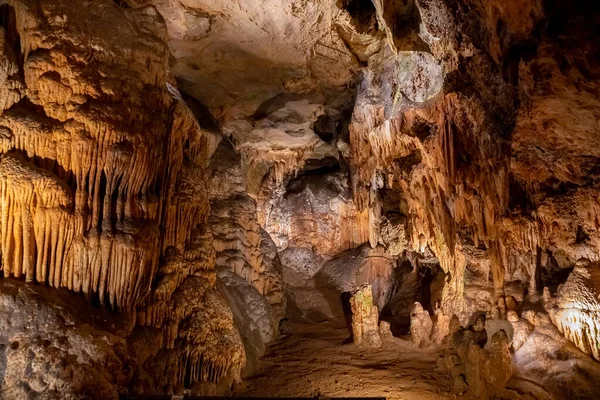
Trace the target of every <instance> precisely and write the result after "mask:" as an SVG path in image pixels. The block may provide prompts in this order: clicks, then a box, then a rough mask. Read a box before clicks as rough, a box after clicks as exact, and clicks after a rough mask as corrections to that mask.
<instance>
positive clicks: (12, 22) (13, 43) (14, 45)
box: [0, 4, 24, 79]
mask: <svg viewBox="0 0 600 400" xmlns="http://www.w3.org/2000/svg"><path fill="white" fill-rule="evenodd" d="M0 26H2V27H3V28H4V31H5V43H4V53H5V54H6V55H7V56H8V57H9V58H11V57H13V59H14V60H15V61H16V62H17V65H18V66H19V74H20V75H21V76H20V77H21V78H22V79H24V75H23V73H24V72H23V56H22V54H21V38H20V36H19V31H18V30H17V19H16V14H15V9H14V7H12V6H10V5H8V4H2V5H0Z"/></svg>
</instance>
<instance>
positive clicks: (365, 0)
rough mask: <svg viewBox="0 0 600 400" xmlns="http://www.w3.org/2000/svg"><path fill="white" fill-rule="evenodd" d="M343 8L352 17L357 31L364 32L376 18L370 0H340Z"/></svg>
mask: <svg viewBox="0 0 600 400" xmlns="http://www.w3.org/2000/svg"><path fill="white" fill-rule="evenodd" d="M341 3H342V4H341V5H342V8H344V9H345V10H346V11H348V13H349V14H350V16H351V17H352V22H353V23H354V26H355V28H356V30H357V32H358V33H366V32H368V31H369V30H370V28H371V27H372V26H373V23H374V21H375V20H376V10H375V6H374V5H373V2H372V1H371V0H342V1H341Z"/></svg>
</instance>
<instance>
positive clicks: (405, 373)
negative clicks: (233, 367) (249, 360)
mask: <svg viewBox="0 0 600 400" xmlns="http://www.w3.org/2000/svg"><path fill="white" fill-rule="evenodd" d="M285 328H286V330H287V331H288V332H286V333H285V334H282V335H281V336H280V337H279V338H278V339H277V340H276V341H275V342H273V343H272V344H270V345H269V347H268V349H267V352H266V354H265V356H264V357H263V359H262V361H261V366H260V370H259V372H258V373H257V374H255V375H253V376H251V377H249V378H247V379H245V380H244V382H243V383H242V384H241V385H239V386H237V387H235V388H234V389H233V391H232V393H231V395H233V396H265V397H275V396H277V397H293V396H296V397H315V396H326V397H380V396H381V397H386V398H387V399H407V400H408V399H411V400H421V399H451V398H456V396H455V395H453V393H452V392H451V382H450V376H449V375H448V374H447V373H446V372H445V371H443V370H441V369H440V368H438V367H437V365H436V360H437V358H438V356H439V353H437V351H436V350H421V349H417V348H414V347H412V346H411V345H410V343H408V342H404V341H400V340H398V343H395V344H393V345H387V346H384V347H383V348H381V349H378V350H368V349H361V348H359V347H357V346H355V345H354V344H352V343H351V344H342V342H343V341H344V339H346V338H347V337H348V330H347V329H346V327H345V325H344V322H343V321H340V322H324V323H320V324H288V325H286V327H285Z"/></svg>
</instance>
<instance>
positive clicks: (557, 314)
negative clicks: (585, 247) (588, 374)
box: [545, 265, 600, 360]
mask: <svg viewBox="0 0 600 400" xmlns="http://www.w3.org/2000/svg"><path fill="white" fill-rule="evenodd" d="M599 289H600V274H599V273H598V266H597V265H591V266H589V268H586V267H584V266H582V265H578V266H576V267H575V269H574V270H573V272H571V274H570V275H569V278H568V279H567V281H566V282H565V284H564V285H562V286H561V287H559V289H558V292H557V296H556V297H555V298H550V299H547V301H546V303H545V306H546V310H547V311H548V313H549V314H550V317H551V318H552V322H553V323H554V324H555V325H556V326H557V327H558V329H559V330H560V331H561V332H562V333H563V334H564V335H565V337H566V338H567V339H569V340H570V341H572V342H573V343H574V344H575V345H576V346H577V347H579V349H581V351H583V352H584V353H586V354H589V355H591V356H592V357H594V358H595V359H596V360H600V298H599V297H598V294H599Z"/></svg>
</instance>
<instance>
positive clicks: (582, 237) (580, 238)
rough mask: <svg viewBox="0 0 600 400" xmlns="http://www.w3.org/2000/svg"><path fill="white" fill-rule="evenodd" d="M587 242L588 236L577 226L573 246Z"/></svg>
mask: <svg viewBox="0 0 600 400" xmlns="http://www.w3.org/2000/svg"><path fill="white" fill-rule="evenodd" d="M589 240H590V235H588V234H587V233H585V231H584V230H583V227H582V226H581V225H579V226H578V227H577V234H576V236H575V244H583V243H587V242H588V241H589Z"/></svg>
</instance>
